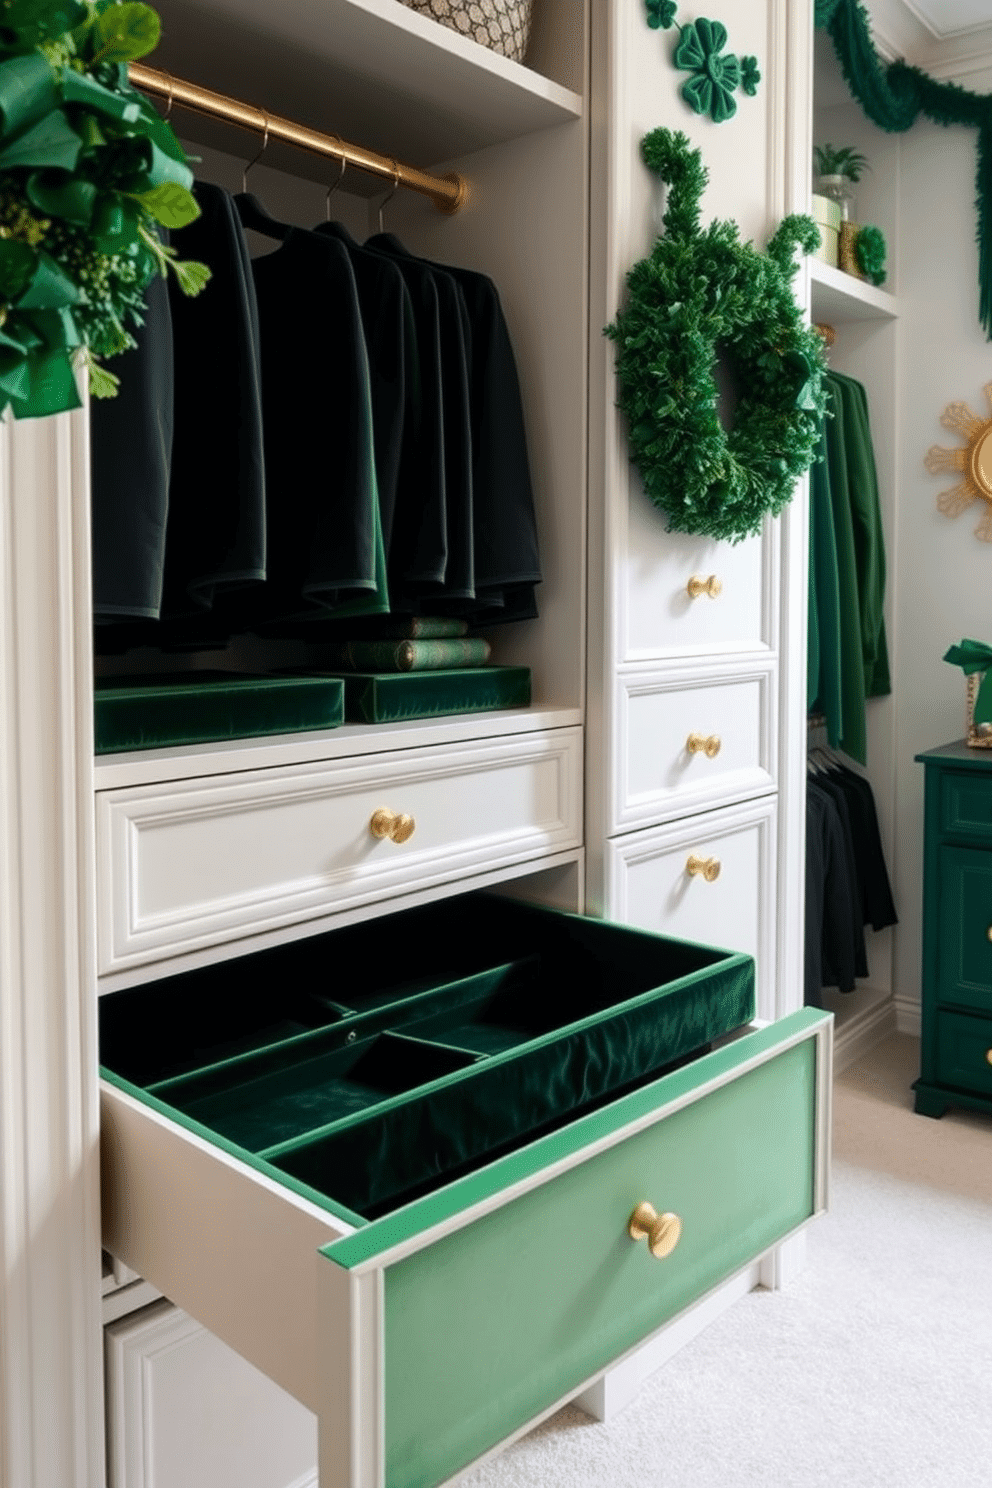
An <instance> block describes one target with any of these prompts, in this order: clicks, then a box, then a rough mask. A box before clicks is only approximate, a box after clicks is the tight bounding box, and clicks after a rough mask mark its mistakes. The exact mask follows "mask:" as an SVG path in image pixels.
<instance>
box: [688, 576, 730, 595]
mask: <svg viewBox="0 0 992 1488" xmlns="http://www.w3.org/2000/svg"><path fill="white" fill-rule="evenodd" d="M685 587H686V589H687V590H688V593H689V598H690V599H699V598H700V596H701V595H703V594H708V595H709V597H710V599H716V598H717V596H718V595H720V594H722V593H723V584H722V583H721V582H720V580H719V579H718V578H717V576H716V574H710V576H709V578H708V579H702V578H700V576H699V574H693V576H692V578H691V579H690V580H689V582H688V584H686V586H685Z"/></svg>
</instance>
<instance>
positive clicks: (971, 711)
mask: <svg viewBox="0 0 992 1488" xmlns="http://www.w3.org/2000/svg"><path fill="white" fill-rule="evenodd" d="M984 675H985V673H984V672H972V673H971V675H970V676H969V677H967V678H966V679H965V680H966V682H967V684H968V745H969V748H971V749H992V724H990V723H978V724H976V722H975V699H976V698H977V696H978V689H979V686H980V685H981V681H982V678H983V677H984Z"/></svg>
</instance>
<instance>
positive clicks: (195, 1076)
mask: <svg viewBox="0 0 992 1488" xmlns="http://www.w3.org/2000/svg"><path fill="white" fill-rule="evenodd" d="M386 925H387V922H386V921H383V920H376V921H371V922H366V923H364V924H361V925H356V926H352V927H349V928H348V929H345V930H338V931H333V932H331V933H330V934H326V935H321V936H315V937H313V938H312V939H308V940H305V941H298V942H295V943H293V944H291V945H289V946H285V947H278V948H275V949H273V950H271V951H263V952H259V953H256V954H254V955H252V956H249V957H244V958H241V959H240V960H238V961H229V962H224V963H221V965H220V966H216V967H210V968H204V969H203V970H202V971H197V972H191V973H185V974H184V975H182V976H179V977H172V978H167V979H164V980H163V981H161V982H158V983H154V984H151V985H150V986H146V987H142V988H133V989H131V990H130V991H128V992H122V993H117V994H114V995H112V996H110V997H105V998H102V999H101V1004H100V1014H101V1059H102V1062H103V1064H104V1066H105V1067H106V1069H107V1071H108V1072H110V1071H112V1072H113V1075H114V1076H116V1078H117V1080H118V1081H119V1082H122V1083H123V1082H127V1083H129V1084H131V1085H137V1086H138V1087H141V1086H144V1087H145V1090H146V1092H148V1094H149V1098H150V1100H151V1101H152V1102H153V1103H154V1104H155V1106H156V1107H157V1108H160V1109H164V1110H168V1111H171V1112H172V1113H173V1114H175V1115H176V1116H178V1119H180V1120H181V1121H183V1122H184V1123H185V1124H188V1125H191V1126H193V1127H194V1129H196V1130H200V1131H204V1132H207V1133H208V1134H210V1135H212V1136H214V1137H216V1138H217V1139H218V1140H220V1142H221V1144H222V1145H223V1146H224V1147H225V1149H226V1150H231V1151H235V1152H241V1154H242V1155H243V1156H244V1157H245V1158H247V1159H248V1160H250V1161H255V1162H256V1163H257V1162H258V1161H259V1160H260V1159H263V1160H265V1161H263V1164H262V1165H263V1166H264V1167H265V1168H266V1170H268V1169H269V1165H270V1162H275V1164H276V1165H277V1167H278V1169H279V1170H281V1171H283V1172H284V1173H286V1174H287V1175H288V1176H289V1177H290V1178H291V1179H292V1180H293V1183H292V1186H293V1187H294V1188H301V1190H305V1191H314V1192H319V1193H322V1194H323V1195H324V1196H325V1198H326V1199H327V1200H328V1202H330V1203H331V1204H333V1205H334V1206H335V1207H336V1208H338V1207H340V1206H344V1208H345V1209H346V1210H347V1211H348V1212H350V1213H353V1214H363V1215H365V1216H366V1217H371V1216H372V1215H375V1214H378V1213H381V1212H384V1211H385V1210H387V1209H390V1208H395V1207H396V1206H397V1204H401V1203H404V1202H406V1201H407V1200H408V1199H409V1198H411V1197H412V1196H415V1195H416V1194H418V1193H421V1192H423V1191H424V1190H425V1188H426V1189H429V1188H432V1187H435V1188H436V1187H437V1186H438V1185H439V1184H444V1183H446V1182H448V1181H449V1180H450V1179H451V1178H452V1177H454V1176H456V1175H457V1174H459V1173H463V1172H465V1171H468V1170H469V1169H471V1168H472V1167H474V1166H477V1165H478V1163H479V1162H485V1161H488V1160H489V1159H490V1158H491V1157H492V1156H493V1155H495V1154H497V1153H499V1152H501V1151H505V1150H507V1149H508V1148H510V1147H513V1146H514V1145H518V1144H519V1142H520V1141H526V1140H530V1139H531V1138H532V1137H534V1136H535V1135H536V1134H538V1133H539V1132H541V1131H544V1130H547V1129H549V1128H550V1127H551V1126H553V1125H554V1124H555V1123H557V1122H560V1121H561V1120H564V1119H570V1118H571V1117H572V1116H574V1115H576V1114H578V1113H579V1112H581V1111H584V1110H587V1109H590V1108H591V1107H592V1106H593V1105H595V1104H597V1103H599V1102H601V1101H603V1100H605V1099H610V1098H612V1097H613V1096H614V1095H615V1094H617V1093H619V1092H620V1091H622V1090H624V1089H627V1088H630V1087H631V1086H633V1085H635V1084H637V1083H638V1082H640V1081H642V1080H644V1079H646V1078H651V1077H654V1076H656V1075H657V1074H658V1073H659V1072H660V1071H661V1070H662V1069H664V1068H667V1067H669V1066H670V1065H671V1064H672V1063H674V1062H676V1061H678V1060H680V1059H682V1058H684V1057H686V1056H687V1055H689V1054H692V1053H693V1052H695V1051H698V1050H699V1049H700V1048H703V1047H705V1045H707V1044H708V1043H709V1042H710V1041H711V1040H712V1039H713V1038H715V1037H717V1036H719V1035H720V1034H722V1033H726V1032H729V1031H730V1030H731V1029H733V1028H736V1027H738V1026H740V1025H741V1024H743V1023H745V1022H747V1021H748V1019H749V1018H750V1017H751V1016H752V1015H753V1011H754V968H753V963H752V961H751V960H750V958H749V957H746V956H739V955H731V954H730V953H727V952H721V951H714V950H711V949H708V948H705V947H700V946H696V945H692V944H690V943H688V942H680V941H671V940H666V939H664V938H662V937H660V936H656V935H652V934H649V933H647V932H644V931H638V930H629V929H626V928H625V927H621V926H617V925H610V924H606V923H604V922H601V921H596V920H592V919H584V918H580V917H576V916H570V915H564V914H561V913H558V912H555V911H549V910H541V909H535V908H533V907H532V906H528V905H522V904H515V903H513V902H512V901H507V900H501V899H498V898H495V897H491V896H486V895H469V896H464V897H462V898H460V899H456V900H442V901H439V902H438V903H435V904H432V905H428V906H424V907H422V908H420V909H414V910H408V911H405V912H404V913H402V914H399V915H393V916H390V917H389V919H388V927H389V930H388V939H389V943H390V945H391V946H393V947H394V954H393V955H392V956H390V957H389V958H388V965H385V966H384V965H383V964H382V963H383V961H385V960H386V959H387V958H382V957H379V958H378V959H377V958H376V951H377V947H378V946H381V944H382V939H383V935H384V933H385V930H386ZM494 951H498V952H499V953H501V954H502V955H503V956H512V957H514V958H515V959H514V960H512V961H504V962H502V963H501V964H500V965H497V966H493V965H492V960H493V952H494ZM487 958H488V959H489V965H486V964H485V962H486V959H487ZM480 962H481V963H482V964H481V966H480ZM337 966H346V967H349V968H351V969H352V974H351V979H350V986H348V987H347V988H345V987H344V986H342V985H341V981H340V978H339V977H336V976H335V974H334V968H336V967H337ZM431 967H433V972H434V977H435V986H434V988H433V989H432V988H430V987H429V985H425V982H429V974H430V968H431ZM445 977H447V978H448V979H449V981H448V984H447V985H444V986H441V987H437V985H436V983H437V981H438V980H442V979H443V978H445ZM308 979H309V981H308ZM309 983H315V984H316V985H310V984H309ZM390 991H392V994H393V1001H392V1002H390V1001H389V1000H388V993H389V992H390ZM279 1003H282V1007H281V1008H280V1009H279V1012H280V1014H281V1017H276V1016H275V1014H276V1008H275V1007H274V1006H273V1004H276V1005H277V1006H278V1004H279ZM351 1004H354V1005H355V1010H354V1012H353V1013H349V1012H347V1011H346V1009H347V1008H348V1007H349V1005H351ZM197 1017H199V1019H200V1024H199V1026H198V1027H197V1028H196V1029H195V1030H194V1029H191V1028H190V1021H191V1020H193V1019H195V1018H197ZM397 1029H402V1032H401V1033H398V1032H397V1031H396V1030H397ZM282 1032H288V1033H289V1037H288V1038H282V1037H281V1033H282ZM269 1037H274V1038H275V1040H276V1041H275V1042H273V1043H267V1042H266V1040H267V1039H268V1038H269ZM243 1049H246V1050H248V1051H249V1052H247V1053H241V1052H239V1051H240V1050H243ZM490 1051H495V1052H490ZM400 1055H402V1056H403V1058H402V1059H401V1058H399V1057H398V1056H400ZM404 1061H405V1062H406V1067H404ZM184 1072H185V1073H184ZM148 1087H153V1091H154V1093H152V1092H151V1091H148ZM328 1117H330V1119H327V1118H328ZM301 1131H302V1132H304V1133H305V1135H300V1133H301Z"/></svg>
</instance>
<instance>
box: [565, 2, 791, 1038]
mask: <svg viewBox="0 0 992 1488" xmlns="http://www.w3.org/2000/svg"><path fill="white" fill-rule="evenodd" d="M809 10H810V7H809V6H806V5H801V4H793V3H788V0H763V3H761V4H753V5H748V6H740V5H732V4H729V3H725V4H719V3H718V4H715V5H714V7H712V8H711V10H710V11H708V12H707V14H708V15H712V16H713V18H714V19H716V20H719V21H722V22H723V23H724V25H725V26H726V28H727V32H728V42H727V47H728V49H729V50H731V51H733V52H735V53H737V54H738V55H745V54H752V55H754V56H756V57H757V58H758V62H759V65H760V68H761V72H762V83H761V86H760V89H759V91H758V94H757V96H756V97H755V98H747V97H745V96H744V95H743V94H739V95H738V108H737V113H736V116H735V117H734V118H733V120H732V121H730V122H728V123H725V124H723V125H720V126H717V125H715V124H713V122H712V121H711V120H710V119H709V118H706V117H702V118H700V117H698V116H696V115H694V114H693V113H691V112H690V111H689V109H688V108H687V107H686V106H685V105H684V103H683V100H682V98H681V96H680V94H679V86H680V82H681V81H682V75H681V74H679V73H678V72H676V71H675V70H674V69H673V67H672V64H671V51H672V43H671V40H670V36H669V37H666V36H665V34H664V33H659V32H655V33H652V32H649V31H648V30H647V29H646V27H645V24H644V13H643V7H642V6H641V5H615V6H602V7H599V8H598V10H597V16H598V24H597V30H596V32H595V41H594V47H593V90H594V94H596V96H598V97H599V98H600V99H601V100H603V105H602V107H600V108H599V109H598V110H597V111H596V114H595V120H596V123H595V126H594V129H593V152H594V153H593V159H594V168H593V182H594V189H593V201H592V214H591V224H592V225H591V239H592V255H591V256H592V263H593V278H592V292H591V298H592V304H593V320H594V323H599V324H606V322H607V321H609V320H611V319H612V318H613V316H614V315H615V313H616V310H617V307H618V305H620V304H621V303H622V300H623V295H624V275H625V274H626V272H627V270H628V269H629V268H630V267H631V265H632V264H633V263H634V262H635V261H636V260H638V259H640V258H642V257H644V256H645V255H646V254H647V253H648V252H649V251H650V248H651V246H652V243H653V241H654V239H655V237H656V235H657V233H658V232H659V231H660V230H661V215H662V213H663V211H664V202H665V188H664V187H663V186H662V185H661V183H660V182H659V181H658V180H657V179H656V178H655V177H653V176H652V174H651V173H650V172H649V171H648V170H647V169H646V167H645V166H644V165H643V164H642V162H641V160H640V155H639V145H640V141H641V138H642V137H643V135H644V134H645V133H647V132H648V131H649V130H651V129H653V128H656V127H657V126H659V125H665V126H667V127H669V128H671V129H678V130H682V131H683V132H684V133H685V134H687V135H688V137H689V140H690V142H691V144H692V145H693V146H694V147H696V148H698V149H699V150H700V151H701V154H702V160H703V163H704V165H705V166H706V168H707V170H708V172H709V185H708V188H707V190H706V192H705V195H704V197H703V203H702V211H701V221H702V223H703V224H704V225H705V224H706V223H707V222H708V221H709V220H710V219H712V218H716V217H719V218H732V219H734V220H735V221H736V222H737V223H738V224H739V227H740V231H741V236H742V237H743V238H752V239H753V240H754V241H755V243H756V244H757V246H759V247H762V246H763V245H764V244H765V242H766V241H767V240H768V238H769V237H770V236H771V234H772V233H773V232H774V230H775V228H776V227H777V226H778V224H779V222H780V221H781V219H782V217H783V216H784V215H785V214H786V213H787V212H793V211H805V210H807V209H808V192H809V177H808V172H809V165H808V161H809V141H810V118H809V114H810V71H811V51H812V21H811V17H810V15H809V13H808V12H809ZM680 19H681V16H680ZM796 282H797V285H798V286H799V290H800V292H802V286H803V284H804V282H805V270H800V272H799V274H798V276H797V281H796ZM613 362H614V347H613V343H612V342H609V341H605V342H603V343H601V344H599V345H598V346H597V344H596V342H595V339H593V343H592V360H591V367H592V388H591V401H592V407H593V409H594V410H595V413H594V419H593V427H592V430H591V436H592V437H591V447H592V450H593V457H592V464H591V470H590V492H591V507H592V524H591V533H592V561H591V564H590V575H591V580H590V612H591V615H592V625H591V634H592V635H594V636H596V637H597V638H598V637H599V636H601V637H602V645H601V646H600V645H596V646H593V647H591V648H590V654H589V678H590V684H589V716H588V738H589V745H588V752H589V757H590V758H591V759H594V760H598V761H601V762H602V768H601V769H592V770H590V771H589V773H588V776H587V783H588V790H589V798H588V806H587V827H588V831H587V871H588V885H589V902H590V904H591V905H592V906H594V907H595V909H596V910H597V911H599V912H602V913H604V914H606V915H607V916H608V917H613V918H619V919H626V920H630V921H633V922H635V923H637V924H640V925H643V926H645V927H646V928H649V929H653V930H660V931H664V932H670V933H673V934H676V935H678V934H689V935H692V934H696V933H700V934H703V933H705V935H706V936H707V937H708V938H709V939H710V940H712V941H716V942H718V943H721V944H726V945H727V946H730V947H733V948H734V949H738V950H747V951H750V952H752V953H753V954H755V955H756V956H757V957H758V968H759V1013H760V1014H761V1016H763V1017H768V1018H774V1017H777V1016H781V1014H783V1013H784V1012H787V1011H789V1010H790V1009H792V1008H795V1007H799V1006H801V1005H802V977H801V965H802V963H801V956H802V935H801V931H800V930H799V928H798V926H797V923H796V921H797V913H798V908H799V904H800V902H801V896H797V895H796V894H795V893H794V892H792V891H790V890H789V889H788V887H787V886H788V885H790V884H795V883H796V882H797V881H801V878H802V874H803V860H802V814H803V811H804V806H803V801H802V769H803V764H802V759H803V752H804V744H805V726H804V722H803V717H804V695H803V689H804V685H805V639H804V636H805V630H804V620H805V607H804V602H803V600H804V590H805V585H806V570H805V564H806V538H805V523H804V512H803V501H802V492H801V491H800V494H799V498H798V499H797V501H796V502H795V504H794V506H793V507H792V508H791V509H790V510H789V511H788V513H787V515H786V516H785V517H783V518H782V519H780V520H778V521H774V522H773V521H767V522H766V523H765V526H764V528H763V530H762V532H761V533H760V534H759V535H757V536H755V537H752V538H750V539H748V540H746V541H744V542H742V543H739V544H730V543H725V542H723V543H720V542H714V541H710V540H708V539H706V538H702V537H692V536H686V535H683V534H677V533H670V532H666V530H665V518H664V516H663V514H662V513H660V512H659V511H658V510H656V509H655V508H654V506H653V505H652V504H651V502H650V501H649V500H648V498H647V497H646V496H645V494H644V491H643V488H642V485H641V482H640V478H639V476H638V474H637V472H636V471H635V469H634V468H633V466H632V465H631V464H630V463H629V460H628V452H627V444H626V437H625V429H624V424H623V419H622V417H621V415H620V414H619V413H618V412H617V410H616V408H615V407H614V403H615V383H614V377H613ZM707 746H708V747H707ZM699 859H707V860H716V863H717V864H718V874H719V876H718V877H714V876H713V873H714V871H716V870H715V869H711V874H710V877H709V879H707V877H705V876H703V875H702V874H699V873H696V874H693V873H692V872H691V868H692V867H693V866H694V865H695V864H696V861H697V860H699ZM776 875H777V876H776Z"/></svg>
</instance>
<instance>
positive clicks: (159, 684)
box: [94, 672, 344, 754]
mask: <svg viewBox="0 0 992 1488" xmlns="http://www.w3.org/2000/svg"><path fill="white" fill-rule="evenodd" d="M343 722H344V684H343V683H342V682H341V681H340V679H338V678H335V677H249V676H244V675H241V674H238V673H233V672H228V673H224V672H200V673H192V674H191V673H189V672H181V673H178V672H177V673H165V674H163V675H160V676H154V677H140V678H139V677H129V678H121V677H102V678H98V679H97V681H96V697H95V704H94V746H95V750H96V753H97V754H111V753H116V752H117V751H119V750H125V749H162V748H166V747H168V746H169V745H177V744H206V743H210V742H212V741H215V740H222V739H251V738H256V737H259V736H261V735H265V734H298V733H302V732H304V731H306V730H309V729H328V728H337V727H338V726H339V725H340V724H342V723H343Z"/></svg>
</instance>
